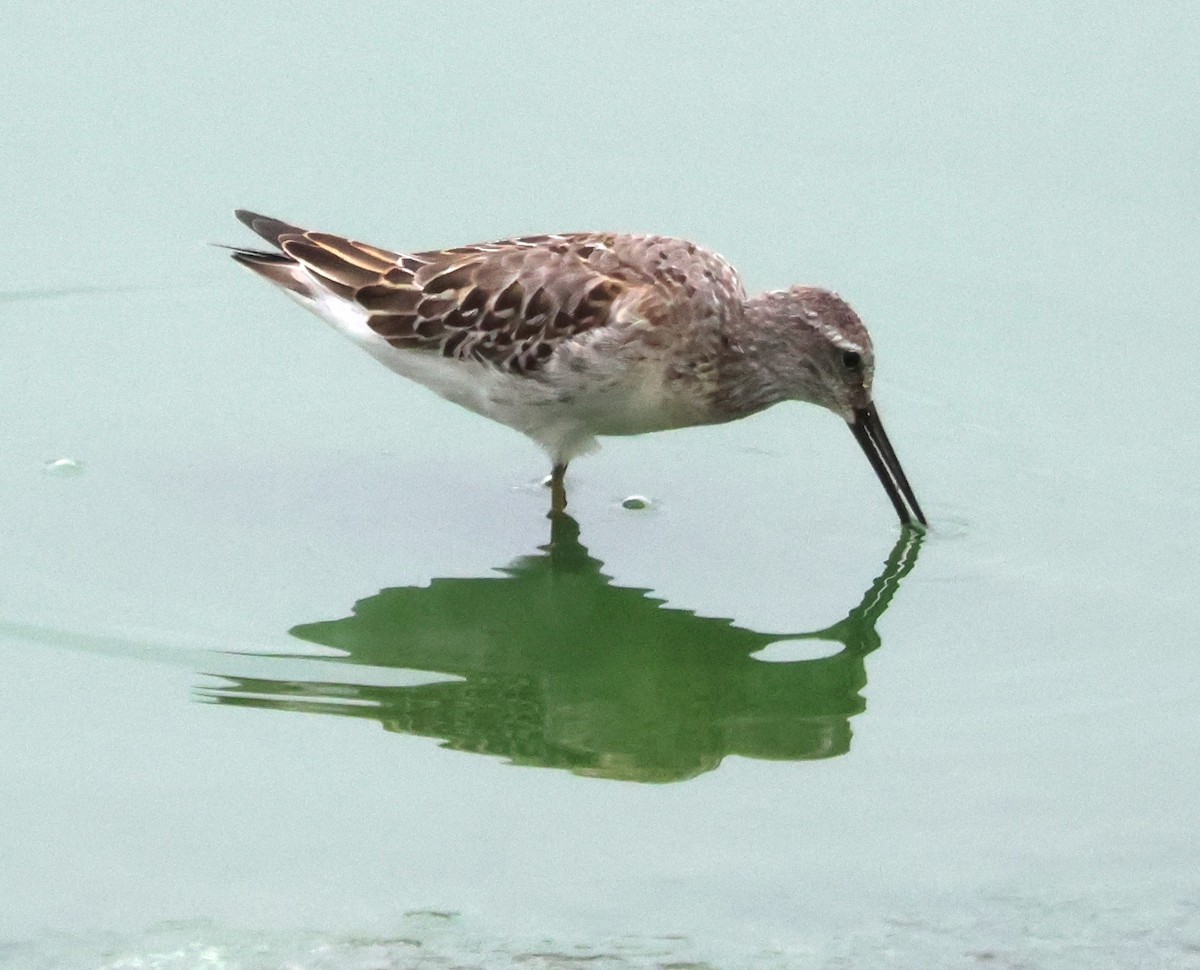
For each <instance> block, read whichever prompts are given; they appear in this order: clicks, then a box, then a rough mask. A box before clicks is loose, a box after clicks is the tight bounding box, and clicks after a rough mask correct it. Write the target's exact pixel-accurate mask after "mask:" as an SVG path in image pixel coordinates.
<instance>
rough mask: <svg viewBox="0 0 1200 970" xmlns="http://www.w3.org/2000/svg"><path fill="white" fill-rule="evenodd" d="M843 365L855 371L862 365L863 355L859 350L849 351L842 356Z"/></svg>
mask: <svg viewBox="0 0 1200 970" xmlns="http://www.w3.org/2000/svg"><path fill="white" fill-rule="evenodd" d="M842 363H843V364H845V365H846V366H847V367H848V368H850V370H855V369H856V368H858V367H859V366H861V364H862V354H860V353H859V352H858V351H857V350H847V351H846V352H845V353H844V354H842Z"/></svg>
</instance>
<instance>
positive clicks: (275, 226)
mask: <svg viewBox="0 0 1200 970" xmlns="http://www.w3.org/2000/svg"><path fill="white" fill-rule="evenodd" d="M233 214H234V215H235V216H237V217H238V221H239V222H241V223H242V224H243V225H244V226H246V227H248V228H249V229H250V230H251V231H252V232H254V233H256V234H257V235H259V236H262V238H263V239H265V240H266V241H267V242H269V243H271V244H272V245H273V246H278V245H279V237H280V236H285V235H287V234H289V233H302V232H304V230H303V229H300V228H299V227H297V226H293V225H291V224H289V223H286V222H284V221H283V220H281V219H272V218H271V217H270V216H264V215H260V214H259V213H257V212H251V211H250V210H249V209H234V210H233Z"/></svg>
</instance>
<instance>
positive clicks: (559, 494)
mask: <svg viewBox="0 0 1200 970" xmlns="http://www.w3.org/2000/svg"><path fill="white" fill-rule="evenodd" d="M566 474H567V466H566V465H565V464H562V465H555V466H554V468H553V469H552V470H551V472H550V514H551V515H559V514H561V513H563V512H565V511H566V510H567V486H566V483H565V482H564V481H563V476H564V475H566Z"/></svg>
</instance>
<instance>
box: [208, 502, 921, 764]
mask: <svg viewBox="0 0 1200 970" xmlns="http://www.w3.org/2000/svg"><path fill="white" fill-rule="evenodd" d="M921 540H922V533H921V532H920V531H918V530H913V529H903V530H902V534H901V537H900V540H899V541H898V542H897V543H896V546H895V548H893V549H892V552H891V554H890V555H889V556H888V558H887V561H886V563H885V564H884V567H883V571H882V573H881V574H880V575H879V577H878V578H877V579H876V580H875V581H874V582H873V583H872V584H871V586H870V588H869V589H868V590H867V591H866V593H865V594H864V595H863V597H862V601H861V602H860V603H859V604H858V605H857V606H855V607H854V609H852V610H851V611H850V612H849V614H848V615H847V616H846V617H845V618H844V619H842V620H840V621H838V622H837V623H834V624H833V625H832V626H829V627H826V628H825V629H823V630H816V631H812V632H806V633H796V634H767V633H757V632H755V631H753V630H747V629H745V628H743V627H739V626H735V625H734V624H733V623H732V622H731V621H730V620H724V619H716V618H711V617H703V616H697V615H696V614H695V613H692V612H689V611H688V610H682V609H675V608H670V607H666V606H664V605H663V603H664V601H663V600H661V599H656V598H655V597H653V596H652V595H650V591H648V590H644V589H634V588H630V587H623V586H616V585H614V584H613V582H612V580H611V578H610V577H608V576H606V575H604V573H602V572H601V569H602V567H603V563H601V562H600V561H599V560H597V559H595V558H593V557H592V556H590V555H589V554H588V551H587V549H586V548H584V546H583V545H582V544H581V543H580V541H579V526H578V525H577V524H576V522H575V521H574V520H573V519H571V518H570V517H569V516H566V515H561V514H560V515H557V516H555V517H554V518H553V520H552V534H551V541H550V543H549V544H548V545H545V546H542V547H540V551H539V554H537V555H532V556H525V557H522V558H520V559H518V560H517V561H515V562H514V563H513V564H512V565H510V566H508V567H506V568H504V569H502V570H499V572H500V573H501V575H499V576H491V577H481V578H472V579H435V580H433V581H432V582H431V583H430V584H429V585H428V586H426V587H415V586H408V587H400V588H396V589H385V590H382V591H381V592H379V593H378V594H376V595H375V596H370V597H368V598H366V599H364V600H360V601H359V602H358V603H356V604H355V606H354V609H353V613H352V615H351V616H348V617H345V618H343V619H337V620H329V621H326V622H320V623H307V624H304V625H302V626H297V627H295V628H293V629H292V630H291V631H290V632H291V634H292V635H293V636H295V637H297V638H299V639H301V640H305V641H309V642H311V643H316V644H321V645H324V646H327V647H332V648H335V649H337V650H339V651H342V652H344V654H345V655H344V656H338V657H321V658H312V657H306V658H304V660H305V663H306V664H308V665H309V666H308V667H307V669H308V670H311V669H312V668H311V664H312V663H313V661H314V659H316V660H318V661H319V662H320V663H321V664H328V665H329V667H330V676H329V677H327V678H324V677H323V678H322V679H320V680H306V679H290V678H288V677H286V676H284V677H280V678H278V679H274V678H264V677H229V676H224V677H222V680H223V681H224V683H223V684H222V685H220V686H216V687H210V688H206V689H203V690H201V691H199V694H200V696H201V699H203V700H208V701H212V702H215V703H220V704H233V705H240V706H245V707H259V708H274V709H278V710H288V711H306V712H309V713H320V714H339V715H342V716H344V717H358V718H370V719H372V720H376V721H378V722H379V723H380V724H381V725H382V726H383V727H384V728H385V729H386V730H388V731H396V732H399V733H403V734H413V735H419V736H422V737H431V738H439V739H441V740H442V741H443V742H444V746H445V747H448V748H452V749H454V750H458V751H470V752H476V753H479V754H489V755H494V756H498V757H503V758H507V759H508V760H509V761H511V762H513V763H515V764H520V765H533V766H539V767H548V768H562V769H566V770H568V771H571V772H574V773H576V774H581V775H590V776H595V777H601V778H611V779H623V780H630V781H642V782H669V781H680V780H683V779H686V778H691V777H695V776H696V775H699V774H702V773H703V772H706V771H711V770H713V769H714V768H716V767H717V766H718V765H719V764H720V763H721V761H722V759H723V758H724V757H725V756H726V755H741V756H742V757H746V758H760V759H772V760H781V761H798V760H803V759H811V758H829V757H833V756H835V755H840V754H845V753H846V752H847V751H848V750H849V748H850V737H851V730H850V718H851V717H852V716H854V715H855V714H858V713H860V712H861V711H862V710H863V709H864V707H865V703H864V701H863V698H862V695H861V693H860V691H861V690H862V688H863V687H864V686H865V684H866V681H867V678H866V669H865V665H864V659H865V658H866V656H867V654H869V653H871V652H872V651H873V650H875V649H877V648H878V647H879V645H880V639H879V634H878V633H877V632H876V630H875V626H876V624H877V623H878V621H879V618H880V617H881V616H882V615H883V613H884V611H885V610H886V609H887V607H888V604H889V603H890V602H891V599H892V597H893V596H894V595H895V592H896V590H897V588H898V587H899V584H900V581H901V580H902V579H903V578H904V577H905V576H906V575H907V574H908V573H909V572H910V571H911V570H912V568H913V565H914V564H915V563H916V559H917V553H918V550H919V547H920V544H921ZM792 640H824V641H832V642H834V643H838V644H841V649H840V650H838V651H837V652H836V653H834V654H833V655H831V656H825V657H821V658H819V659H811V660H796V661H791V662H765V661H763V660H760V659H756V658H755V656H754V654H756V653H758V652H759V651H761V650H763V649H764V648H766V647H768V646H771V645H772V644H776V643H780V642H781V641H792ZM268 659H269V662H270V663H273V664H274V663H277V664H278V665H279V668H280V670H281V672H284V671H286V669H287V667H288V665H289V663H294V660H295V658H288V657H273V658H264V660H268ZM356 666H370V667H372V668H379V667H390V668H407V669H410V670H420V671H430V672H437V673H441V674H447V675H451V676H452V677H454V678H455V679H453V680H447V681H438V682H435V683H425V684H421V685H419V686H377V685H374V684H372V683H369V681H371V680H375V681H377V680H378V677H377V676H376V677H369V676H367V675H366V671H356V670H355V668H356ZM356 673H357V674H359V676H356Z"/></svg>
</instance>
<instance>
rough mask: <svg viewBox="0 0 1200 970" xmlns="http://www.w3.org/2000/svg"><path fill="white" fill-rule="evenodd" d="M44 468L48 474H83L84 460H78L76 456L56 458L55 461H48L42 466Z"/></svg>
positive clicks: (64, 475) (65, 476)
mask: <svg viewBox="0 0 1200 970" xmlns="http://www.w3.org/2000/svg"><path fill="white" fill-rule="evenodd" d="M42 470H43V471H44V472H45V473H46V474H47V475H55V476H58V477H61V478H67V477H70V476H72V475H82V474H83V462H81V461H76V460H75V459H74V458H55V459H54V460H53V461H48V462H46V463H45V464H44V465H43V466H42Z"/></svg>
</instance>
